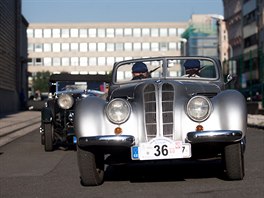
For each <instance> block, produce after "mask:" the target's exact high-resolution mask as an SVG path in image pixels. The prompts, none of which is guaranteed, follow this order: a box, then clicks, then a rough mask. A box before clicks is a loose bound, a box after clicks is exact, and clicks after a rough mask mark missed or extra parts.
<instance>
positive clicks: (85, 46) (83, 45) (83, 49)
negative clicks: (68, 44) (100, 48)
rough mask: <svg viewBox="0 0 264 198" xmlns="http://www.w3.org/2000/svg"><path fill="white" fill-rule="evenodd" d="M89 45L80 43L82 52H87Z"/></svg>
mask: <svg viewBox="0 0 264 198" xmlns="http://www.w3.org/2000/svg"><path fill="white" fill-rule="evenodd" d="M87 50H88V45H87V43H80V52H87Z"/></svg>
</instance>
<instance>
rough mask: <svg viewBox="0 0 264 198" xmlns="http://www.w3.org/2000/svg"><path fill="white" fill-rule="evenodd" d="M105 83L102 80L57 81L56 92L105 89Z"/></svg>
mask: <svg viewBox="0 0 264 198" xmlns="http://www.w3.org/2000/svg"><path fill="white" fill-rule="evenodd" d="M105 86H106V83H103V82H74V81H58V82H57V86H56V92H79V91H84V90H96V91H103V92H104V91H105Z"/></svg>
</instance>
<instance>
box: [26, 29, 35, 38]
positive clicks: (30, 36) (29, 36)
mask: <svg viewBox="0 0 264 198" xmlns="http://www.w3.org/2000/svg"><path fill="white" fill-rule="evenodd" d="M33 36H34V33H33V30H32V29H27V37H28V38H33Z"/></svg>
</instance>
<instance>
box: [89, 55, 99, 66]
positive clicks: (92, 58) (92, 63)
mask: <svg viewBox="0 0 264 198" xmlns="http://www.w3.org/2000/svg"><path fill="white" fill-rule="evenodd" d="M95 65H97V63H96V57H90V58H89V66H95Z"/></svg>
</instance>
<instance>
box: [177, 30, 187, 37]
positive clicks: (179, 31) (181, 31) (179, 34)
mask: <svg viewBox="0 0 264 198" xmlns="http://www.w3.org/2000/svg"><path fill="white" fill-rule="evenodd" d="M184 31H185V29H184V28H178V36H181V35H182V33H183V32H184Z"/></svg>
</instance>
